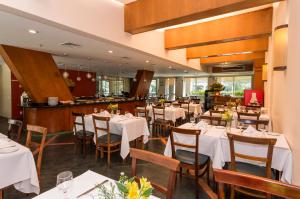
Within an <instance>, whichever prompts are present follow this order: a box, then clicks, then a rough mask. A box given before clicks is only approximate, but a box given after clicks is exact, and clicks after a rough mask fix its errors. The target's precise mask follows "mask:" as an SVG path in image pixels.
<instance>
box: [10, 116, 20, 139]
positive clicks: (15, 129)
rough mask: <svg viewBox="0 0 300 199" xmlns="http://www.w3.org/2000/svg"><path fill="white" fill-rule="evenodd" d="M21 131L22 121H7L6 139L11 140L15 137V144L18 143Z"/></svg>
mask: <svg viewBox="0 0 300 199" xmlns="http://www.w3.org/2000/svg"><path fill="white" fill-rule="evenodd" d="M22 130H23V122H22V121H20V120H13V119H9V120H8V131H7V136H8V138H10V139H12V136H13V135H17V138H16V140H17V142H20V139H21V134H22Z"/></svg>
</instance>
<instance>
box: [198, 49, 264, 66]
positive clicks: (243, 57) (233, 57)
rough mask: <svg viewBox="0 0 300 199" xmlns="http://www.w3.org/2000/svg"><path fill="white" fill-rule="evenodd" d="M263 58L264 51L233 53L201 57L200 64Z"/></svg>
mask: <svg viewBox="0 0 300 199" xmlns="http://www.w3.org/2000/svg"><path fill="white" fill-rule="evenodd" d="M263 58H265V52H255V53H247V54H235V55H228V56H216V57H208V58H201V59H200V64H217V63H225V62H236V61H252V60H255V59H263Z"/></svg>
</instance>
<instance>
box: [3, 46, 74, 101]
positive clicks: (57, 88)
mask: <svg viewBox="0 0 300 199" xmlns="http://www.w3.org/2000/svg"><path fill="white" fill-rule="evenodd" d="M0 55H2V57H3V59H4V61H5V62H6V64H7V65H8V67H9V68H10V70H11V71H12V73H13V74H14V76H15V77H16V78H17V80H18V81H19V82H20V84H21V85H22V87H23V88H24V90H25V91H27V92H28V93H29V94H30V96H31V98H32V100H33V101H34V102H37V103H44V102H47V100H48V99H47V98H48V97H51V96H55V97H58V98H59V100H73V96H72V94H71V92H70V90H69V88H68V87H67V85H66V84H65V82H64V80H63V78H62V76H61V74H60V72H59V70H58V68H57V66H56V64H55V62H54V60H53V58H52V56H51V54H49V53H44V52H39V51H34V50H28V49H23V48H17V47H12V46H6V45H0Z"/></svg>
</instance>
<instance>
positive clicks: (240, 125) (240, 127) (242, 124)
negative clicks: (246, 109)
mask: <svg viewBox="0 0 300 199" xmlns="http://www.w3.org/2000/svg"><path fill="white" fill-rule="evenodd" d="M237 127H238V129H239V130H240V132H241V133H242V129H243V128H244V123H243V122H240V121H238V125H237Z"/></svg>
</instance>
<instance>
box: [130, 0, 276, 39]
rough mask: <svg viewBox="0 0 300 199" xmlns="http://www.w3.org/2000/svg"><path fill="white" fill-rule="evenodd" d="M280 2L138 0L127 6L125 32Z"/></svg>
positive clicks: (266, 0) (152, 28)
mask: <svg viewBox="0 0 300 199" xmlns="http://www.w3.org/2000/svg"><path fill="white" fill-rule="evenodd" d="M278 1H281V0H137V1H134V2H132V3H129V4H126V5H125V8H124V13H125V17H124V18H125V31H126V32H129V33H132V34H136V33H141V32H146V31H150V30H154V29H158V28H165V27H167V26H172V25H177V24H181V23H185V22H190V21H195V20H199V19H204V18H208V17H212V16H217V15H221V14H224V13H229V12H234V11H238V10H243V9H247V8H251V7H257V6H261V5H265V4H269V3H274V2H278Z"/></svg>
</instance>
